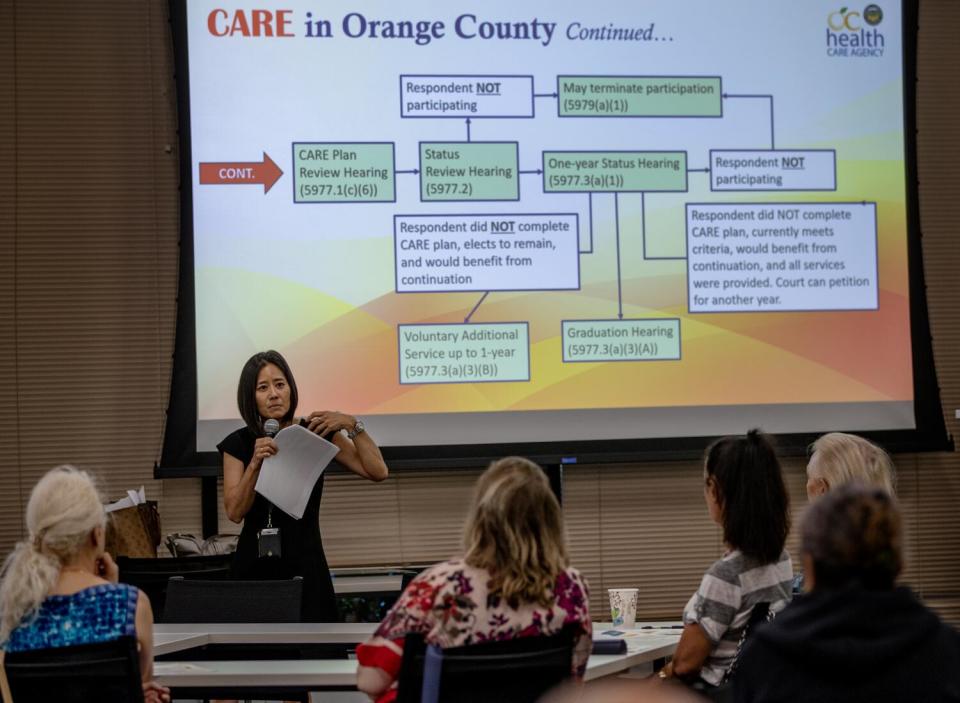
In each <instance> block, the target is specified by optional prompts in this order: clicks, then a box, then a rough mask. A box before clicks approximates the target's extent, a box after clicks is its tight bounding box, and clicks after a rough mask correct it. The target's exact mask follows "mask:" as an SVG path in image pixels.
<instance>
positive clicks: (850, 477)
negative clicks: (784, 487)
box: [807, 432, 896, 500]
mask: <svg viewBox="0 0 960 703" xmlns="http://www.w3.org/2000/svg"><path fill="white" fill-rule="evenodd" d="M810 450H811V451H810V461H809V462H807V497H808V498H810V500H813V499H814V498H816V497H818V496H821V495H823V494H824V493H826V492H827V491H829V490H831V489H833V488H838V487H839V486H842V485H844V484H847V483H850V482H852V481H860V482H861V483H866V484H868V485H872V486H879V487H880V488H882V489H883V490H885V491H886V492H887V493H889V494H890V495H893V494H894V492H895V488H896V486H895V484H896V471H895V470H894V468H893V461H892V460H891V459H890V455H889V454H887V453H886V452H885V451H884V450H883V449H881V448H880V447H878V446H877V445H876V444H874V443H873V442H870V441H868V440H866V439H864V438H863V437H858V436H857V435H852V434H846V433H844V432H831V433H829V434H825V435H823V436H822V437H820V438H819V439H818V440H817V441H816V442H814V443H813V444H812V445H810Z"/></svg>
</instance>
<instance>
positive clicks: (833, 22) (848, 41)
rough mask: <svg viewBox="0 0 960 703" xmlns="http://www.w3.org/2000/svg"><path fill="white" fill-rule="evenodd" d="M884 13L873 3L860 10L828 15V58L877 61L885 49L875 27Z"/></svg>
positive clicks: (845, 8)
mask: <svg viewBox="0 0 960 703" xmlns="http://www.w3.org/2000/svg"><path fill="white" fill-rule="evenodd" d="M881 22H883V10H882V9H881V8H880V6H879V5H875V4H873V3H871V4H869V5H867V6H866V7H864V8H863V9H862V10H860V9H854V8H851V7H841V8H840V9H838V10H835V11H833V12H831V13H830V14H829V15H827V56H838V57H847V58H851V57H852V58H880V57H881V56H883V50H884V48H885V45H886V40H885V39H884V36H883V32H881V31H880V29H879V28H878V25H879V24H880V23H881Z"/></svg>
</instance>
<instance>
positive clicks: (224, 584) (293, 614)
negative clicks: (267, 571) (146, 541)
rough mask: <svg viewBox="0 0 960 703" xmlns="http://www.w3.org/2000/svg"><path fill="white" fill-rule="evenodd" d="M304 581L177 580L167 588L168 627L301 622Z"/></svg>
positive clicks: (165, 619)
mask: <svg viewBox="0 0 960 703" xmlns="http://www.w3.org/2000/svg"><path fill="white" fill-rule="evenodd" d="M302 600H303V579H302V578H300V577H299V576H297V577H295V578H292V579H289V580H286V581H200V580H187V579H184V578H182V577H179V576H176V577H174V578H171V579H170V582H169V583H168V584H167V603H166V606H165V607H164V609H163V622H165V623H196V622H258V623H259V622H263V623H267V622H299V621H300V605H301V601H302Z"/></svg>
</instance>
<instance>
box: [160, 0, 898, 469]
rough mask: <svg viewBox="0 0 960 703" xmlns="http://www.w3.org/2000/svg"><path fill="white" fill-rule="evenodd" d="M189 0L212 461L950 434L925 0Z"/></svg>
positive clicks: (197, 291) (199, 356) (195, 202)
mask: <svg viewBox="0 0 960 703" xmlns="http://www.w3.org/2000/svg"><path fill="white" fill-rule="evenodd" d="M179 11H180V12H181V13H182V17H181V19H180V21H181V23H182V24H183V30H182V31H184V32H185V38H181V39H180V41H181V42H184V43H185V49H186V51H185V52H184V53H185V54H186V55H187V56H188V65H187V66H182V65H181V66H178V71H179V72H180V73H181V76H180V78H181V80H185V81H186V89H185V96H186V98H188V100H187V101H185V102H184V103H182V108H181V109H182V110H184V111H185V113H186V114H185V115H184V118H185V119H182V122H183V124H184V127H185V129H186V130H187V131H188V134H187V135H186V138H187V144H188V153H187V154H185V155H184V158H189V174H190V182H189V183H185V184H184V188H185V189H188V192H187V193H186V195H187V198H186V200H185V203H188V209H189V211H188V212H187V213H185V218H186V219H185V222H187V224H188V226H189V227H190V228H192V262H191V265H192V268H191V270H188V271H182V272H181V275H182V276H192V283H193V303H194V306H195V329H194V330H192V331H193V332H194V333H195V345H196V346H195V363H196V403H197V406H196V410H197V416H196V426H195V429H196V449H197V450H198V451H201V452H202V451H210V450H212V449H213V448H214V446H215V444H216V443H217V442H218V441H219V440H220V439H222V437H223V436H224V435H226V434H227V433H228V432H229V431H230V430H231V429H233V428H235V427H237V426H239V425H240V424H241V423H240V420H239V413H238V410H237V407H236V385H237V379H238V376H239V372H240V369H241V366H242V365H243V363H244V361H245V360H246V359H247V358H248V357H249V356H250V355H252V354H253V353H255V352H257V351H260V350H264V349H276V350H278V351H280V352H281V353H282V354H284V356H285V357H286V358H287V359H288V361H289V362H290V365H291V367H292V369H293V371H294V373H295V376H296V381H297V383H298V385H299V390H300V406H299V410H300V411H301V412H302V413H306V412H309V411H311V410H315V409H339V410H342V411H345V412H349V413H351V414H355V415H358V416H362V417H363V418H364V421H365V422H366V424H367V427H368V428H370V430H371V432H372V433H373V435H374V436H375V437H376V438H377V440H378V441H379V442H380V443H381V444H382V445H384V446H387V447H399V448H402V447H408V446H440V445H464V446H468V445H469V446H476V445H496V444H501V445H502V444H513V443H539V442H547V443H555V444H556V443H561V444H562V443H576V442H579V441H596V440H627V439H630V440H632V439H638V438H640V439H642V438H678V437H695V436H696V437H699V436H712V435H720V434H725V433H731V432H742V431H744V430H745V429H746V428H748V427H752V426H762V427H763V428H764V429H766V430H767V431H769V432H776V433H813V432H821V431H826V430H834V429H848V430H861V431H883V430H910V429H912V428H914V427H916V417H915V379H914V356H913V355H914V350H913V349H912V346H911V280H910V278H911V275H910V270H909V266H908V245H909V243H910V238H909V237H908V230H909V229H911V227H910V224H911V223H910V212H911V207H913V203H912V199H913V198H914V197H915V195H914V193H913V191H912V188H913V186H912V180H910V173H909V171H910V169H909V168H908V164H909V162H910V157H909V152H910V149H912V145H911V144H910V143H908V140H907V129H906V126H907V122H908V119H909V114H910V113H909V111H908V109H907V106H906V105H905V95H906V93H905V91H906V90H907V88H906V87H905V84H906V81H907V80H913V78H912V76H906V75H905V59H904V55H905V52H904V46H903V42H904V39H903V34H904V32H903V21H904V18H903V17H902V15H901V12H902V8H901V6H900V3H898V2H884V3H880V4H874V3H869V4H857V5H848V6H845V7H841V5H840V4H838V3H836V2H833V1H832V0H810V1H808V2H802V3H796V2H794V3H778V2H769V0H737V1H736V2H726V3H723V4H722V9H721V7H720V6H719V5H717V3H716V2H713V1H712V0H684V1H683V2H678V1H676V0H649V1H648V2H644V3H634V2H614V1H611V0H597V1H595V2H590V3H579V2H577V3H574V2H526V3H516V2H506V1H504V0H490V1H489V2H485V3H483V4H482V5H479V6H478V5H476V4H475V3H460V2H448V3H436V2H428V1H426V0H419V1H412V2H404V3H393V2H365V3H348V2H337V1H333V0H331V1H328V2H324V3H319V4H318V3H312V2H303V1H302V0H288V1H286V2H283V3H282V4H278V5H269V4H264V3H262V2H259V1H258V2H239V3H229V4H227V3H211V2H206V1H205V2H199V1H196V0H185V1H184V2H183V3H182V6H181V7H180V8H179ZM911 109H912V108H911Z"/></svg>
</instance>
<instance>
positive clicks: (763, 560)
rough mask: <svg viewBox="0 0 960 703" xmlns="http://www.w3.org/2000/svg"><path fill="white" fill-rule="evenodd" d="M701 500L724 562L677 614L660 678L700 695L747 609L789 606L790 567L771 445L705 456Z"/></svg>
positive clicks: (732, 646) (732, 647)
mask: <svg viewBox="0 0 960 703" xmlns="http://www.w3.org/2000/svg"><path fill="white" fill-rule="evenodd" d="M703 491H704V498H705V500H706V503H707V509H708V510H709V512H710V517H711V518H712V519H713V521H714V522H716V523H717V524H718V525H719V526H720V527H721V529H722V530H723V542H724V547H725V550H726V551H725V553H724V555H723V556H722V557H721V558H720V559H718V560H717V561H716V562H714V563H713V565H712V566H711V567H710V568H709V569H707V573H706V574H704V576H703V579H702V580H701V582H700V588H698V589H697V592H696V593H694V594H693V596H692V597H691V598H690V601H689V602H688V603H687V606H686V608H685V609H684V611H683V623H684V628H683V634H682V635H681V637H680V643H679V644H678V645H677V651H676V654H675V655H674V658H673V661H672V662H671V663H670V664H668V665H667V666H666V667H665V668H664V669H663V670H662V671H660V673H659V676H660V678H662V679H666V678H671V677H678V678H681V679H684V680H686V681H687V682H690V683H700V684H701V685H703V686H704V688H706V689H707V692H708V693H709V689H710V688H713V687H716V686H719V685H720V684H721V683H723V682H724V680H725V679H726V677H727V674H728V672H729V670H730V667H731V665H732V664H733V661H734V658H735V656H736V653H737V647H738V644H739V642H740V636H741V635H742V633H743V632H744V628H745V627H746V625H747V622H748V621H749V620H750V615H751V613H752V611H753V608H754V606H755V605H757V604H758V603H768V604H769V609H770V611H771V612H773V613H776V612H778V611H780V610H782V609H783V608H784V607H786V605H787V603H788V602H789V601H790V597H791V590H792V581H793V564H792V562H791V561H790V555H789V554H788V553H787V552H786V550H785V549H784V544H785V542H786V539H787V533H788V532H789V530H790V516H789V507H790V504H789V498H788V497H787V490H786V487H785V486H784V482H783V474H782V472H781V469H780V462H779V461H778V459H777V455H776V452H775V451H774V449H773V446H772V444H771V443H770V440H769V439H768V438H767V437H766V436H765V435H764V434H762V433H761V432H760V431H758V430H751V431H750V432H748V433H747V435H746V436H743V437H724V438H723V439H720V440H717V441H716V442H714V443H713V444H712V445H710V447H709V448H708V449H707V453H706V460H705V462H704V487H703Z"/></svg>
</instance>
